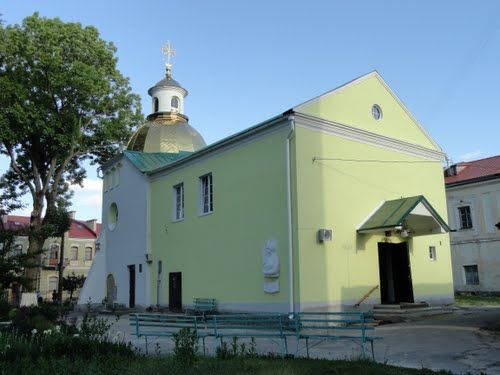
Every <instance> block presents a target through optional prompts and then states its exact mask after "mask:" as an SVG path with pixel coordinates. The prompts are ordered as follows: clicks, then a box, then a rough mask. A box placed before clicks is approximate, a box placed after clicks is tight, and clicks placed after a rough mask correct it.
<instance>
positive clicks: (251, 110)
mask: <svg viewBox="0 0 500 375" xmlns="http://www.w3.org/2000/svg"><path fill="white" fill-rule="evenodd" d="M34 11H39V12H40V14H41V15H42V16H47V17H59V18H61V19H63V20H64V21H77V22H81V23H82V24H84V25H94V26H96V27H97V28H98V29H99V30H100V32H101V36H102V38H104V39H106V40H109V41H113V42H114V43H115V45H116V46H117V48H118V52H117V55H118V57H119V68H120V70H121V71H122V73H123V74H124V75H126V76H128V77H130V80H131V84H132V88H133V90H134V92H136V93H138V94H139V95H140V96H141V97H142V100H143V111H144V112H145V114H147V113H149V109H150V101H149V96H148V95H147V89H148V88H149V87H151V86H152V85H153V84H154V83H155V82H156V81H158V80H160V79H161V78H162V77H163V74H164V64H163V59H162V55H161V53H160V48H161V46H162V44H163V43H164V42H165V41H166V40H171V41H172V43H173V44H174V47H175V49H176V51H177V56H176V57H175V58H174V60H173V63H174V66H173V76H174V78H175V79H177V80H178V81H179V82H181V84H182V85H183V86H184V87H185V88H187V89H188V90H189V96H188V98H187V100H186V114H187V115H188V116H189V118H190V123H191V124H192V125H193V126H194V127H196V128H197V129H198V130H199V131H200V133H201V134H202V135H203V136H204V138H205V140H206V141H207V143H212V142H214V141H216V140H218V139H220V138H223V137H226V136H228V135H231V134H233V133H235V132H237V131H239V130H242V129H245V128H247V127H249V126H252V125H254V124H256V123H258V122H261V121H263V120H265V119H267V118H269V117H272V116H274V115H276V114H278V113H280V112H282V111H284V110H286V109H288V108H290V107H292V106H294V105H296V104H299V103H301V102H303V101H305V100H307V99H310V98H312V97H314V96H316V95H318V94H321V93H323V92H325V91H328V90H330V89H332V88H334V87H336V86H338V85H340V84H342V83H345V82H347V81H350V80H351V79H353V78H355V77H357V76H360V75H363V74H365V73H368V72H370V71H372V70H374V69H377V70H378V71H379V73H380V74H381V75H382V76H383V77H384V79H385V80H386V81H387V82H388V84H389V85H390V86H391V87H392V89H393V90H394V91H395V92H396V93H397V94H398V96H399V97H400V98H401V99H402V100H403V102H404V103H405V104H406V105H407V107H408V108H409V109H410V111H411V112H412V113H413V114H414V115H415V117H416V118H417V119H418V120H419V121H420V123H421V124H422V125H423V126H424V127H425V128H426V130H427V131H428V132H429V133H430V134H431V135H432V136H433V137H434V139H435V140H436V141H437V142H438V143H439V144H440V145H441V147H442V148H443V150H444V151H445V152H446V153H447V154H448V155H449V156H450V157H451V158H452V159H453V161H459V160H467V159H478V158H483V157H487V156H492V155H496V154H499V153H500V130H499V123H500V111H499V107H500V105H499V104H500V91H499V87H500V18H499V17H498V15H499V14H500V2H498V1H496V0H491V1H487V0H481V1H457V0H451V1H444V0H441V1H428V0H419V1H411V2H410V1H404V2H403V1H382V0H379V1H377V2H373V1H368V0H367V1H335V0H330V1H307V2H305V1H291V0H288V1H269V0H267V1H261V0H253V1H246V2H243V1H229V0H228V1H216V0H215V1H214V0H212V1H202V0H200V1H194V0H193V1H190V0H183V1H147V0H145V1H142V2H139V1H128V0H122V1H102V0H100V1H95V0H87V1H67V0H66V1H59V0H51V1H45V2H41V1H32V0H22V1H20V0H4V1H3V2H2V4H1V5H0V13H2V18H3V20H4V22H5V23H7V24H11V23H19V22H21V21H22V19H23V18H24V17H26V16H28V15H31V14H32V13H33V12H34ZM6 165H7V164H6V162H5V161H3V162H2V163H0V168H1V169H2V170H3V169H5V168H6ZM88 177H89V180H88V181H87V183H86V187H85V188H84V189H83V190H82V189H76V196H75V199H74V208H75V209H76V210H77V212H78V213H77V217H79V218H82V219H84V218H92V217H98V218H100V203H99V202H100V183H99V181H98V180H97V177H96V174H95V171H94V170H89V175H88ZM24 212H29V211H28V210H26V211H24Z"/></svg>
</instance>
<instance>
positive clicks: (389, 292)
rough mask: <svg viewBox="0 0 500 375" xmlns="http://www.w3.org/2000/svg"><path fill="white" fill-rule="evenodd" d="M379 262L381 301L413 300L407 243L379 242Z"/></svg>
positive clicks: (398, 301) (399, 301)
mask: <svg viewBox="0 0 500 375" xmlns="http://www.w3.org/2000/svg"><path fill="white" fill-rule="evenodd" d="M378 264H379V271H380V299H381V301H380V302H381V303H401V302H413V285H412V281H411V268H410V257H409V256H408V245H407V243H406V242H403V243H398V244H393V243H384V242H379V244H378Z"/></svg>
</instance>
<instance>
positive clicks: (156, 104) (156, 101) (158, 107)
mask: <svg viewBox="0 0 500 375" xmlns="http://www.w3.org/2000/svg"><path fill="white" fill-rule="evenodd" d="M153 107H154V109H153V112H158V110H159V109H160V102H159V101H158V98H154V99H153Z"/></svg>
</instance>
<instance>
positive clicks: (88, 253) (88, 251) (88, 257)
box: [85, 247, 92, 261]
mask: <svg viewBox="0 0 500 375" xmlns="http://www.w3.org/2000/svg"><path fill="white" fill-rule="evenodd" d="M85 260H86V261H87V260H92V248H91V247H86V248H85Z"/></svg>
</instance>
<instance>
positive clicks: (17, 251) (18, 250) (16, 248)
mask: <svg viewBox="0 0 500 375" xmlns="http://www.w3.org/2000/svg"><path fill="white" fill-rule="evenodd" d="M22 253H23V245H21V244H17V245H15V246H14V252H13V255H14V256H19V255H21V254H22Z"/></svg>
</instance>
